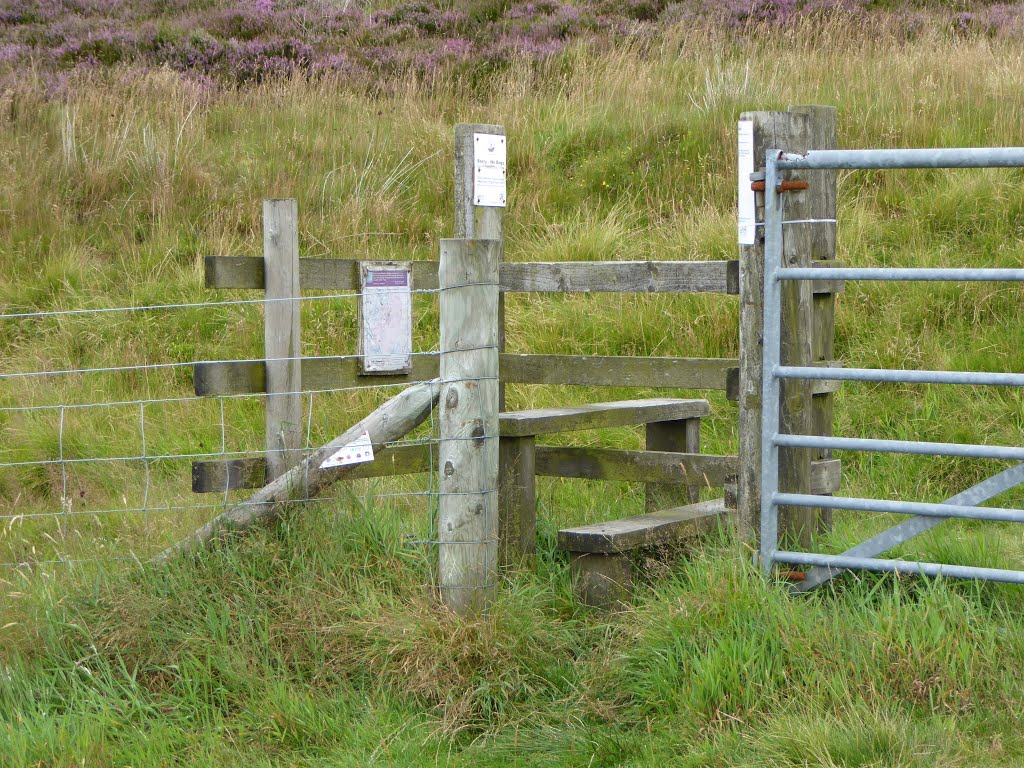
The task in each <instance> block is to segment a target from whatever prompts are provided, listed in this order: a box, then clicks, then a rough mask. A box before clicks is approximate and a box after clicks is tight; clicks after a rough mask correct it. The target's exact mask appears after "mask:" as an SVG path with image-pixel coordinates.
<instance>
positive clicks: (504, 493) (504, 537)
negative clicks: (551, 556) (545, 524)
mask: <svg viewBox="0 0 1024 768" xmlns="http://www.w3.org/2000/svg"><path fill="white" fill-rule="evenodd" d="M498 456H499V457H498V473H499V477H500V478H501V482H500V484H499V486H498V539H499V542H500V543H499V545H498V558H499V563H500V564H501V565H502V566H503V567H504V566H515V565H526V560H527V559H528V558H529V557H530V556H531V555H533V554H534V552H536V549H537V477H536V458H535V457H536V438H534V437H533V436H532V435H528V436H526V437H502V438H500V440H499V442H498Z"/></svg>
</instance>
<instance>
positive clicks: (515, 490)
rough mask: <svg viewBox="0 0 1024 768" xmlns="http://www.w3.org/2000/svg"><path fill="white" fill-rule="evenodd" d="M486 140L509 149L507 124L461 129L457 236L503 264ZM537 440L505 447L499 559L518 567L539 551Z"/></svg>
mask: <svg viewBox="0 0 1024 768" xmlns="http://www.w3.org/2000/svg"><path fill="white" fill-rule="evenodd" d="M483 137H494V138H496V139H498V140H500V141H501V142H502V143H503V149H504V150H505V151H507V147H506V146H505V145H504V140H505V128H504V126H501V125H488V124H482V123H473V124H469V123H462V124H459V125H456V126H455V236H456V237H462V238H469V239H473V238H478V239H484V240H496V241H498V244H499V247H498V262H499V264H500V263H501V261H502V260H503V259H504V255H505V232H504V220H505V208H504V206H503V205H493V204H492V205H481V203H482V202H494V201H484V200H481V199H480V197H479V195H478V194H477V190H475V188H474V187H475V185H474V172H475V166H474V161H475V159H476V158H477V157H478V154H479V149H478V148H479V144H480V141H482V140H486V139H484V138H483ZM498 351H499V352H504V351H505V298H504V296H503V295H501V294H499V296H498ZM498 408H499V410H504V409H505V385H504V384H503V383H502V382H501V381H500V380H499V382H498ZM534 462H535V451H534V438H533V437H520V438H504V439H502V440H501V444H500V447H499V459H498V463H499V466H500V470H499V477H500V488H499V493H498V505H499V513H498V519H499V523H498V541H499V543H498V560H499V563H500V564H501V565H502V566H514V565H520V564H522V563H523V561H524V559H525V558H527V557H529V556H530V555H532V554H533V552H534V551H535V550H536V527H537V481H536V479H535V475H534Z"/></svg>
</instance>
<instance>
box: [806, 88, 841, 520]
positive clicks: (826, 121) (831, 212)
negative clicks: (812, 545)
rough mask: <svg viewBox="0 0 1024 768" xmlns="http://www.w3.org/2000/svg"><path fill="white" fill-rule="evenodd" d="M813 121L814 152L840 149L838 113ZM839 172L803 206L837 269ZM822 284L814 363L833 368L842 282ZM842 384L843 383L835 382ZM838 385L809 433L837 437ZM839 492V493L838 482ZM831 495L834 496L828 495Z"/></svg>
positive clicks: (813, 252) (813, 235)
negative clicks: (834, 413) (831, 285)
mask: <svg viewBox="0 0 1024 768" xmlns="http://www.w3.org/2000/svg"><path fill="white" fill-rule="evenodd" d="M808 110H809V111H810V112H809V114H810V117H811V122H812V131H813V142H814V148H815V149H835V148H836V110H835V109H834V108H832V107H809V108H808ZM837 176H838V174H837V173H836V172H835V171H817V172H815V173H813V174H810V175H809V180H810V181H811V184H812V188H811V190H810V194H809V195H807V199H806V200H805V201H804V205H805V208H804V209H803V215H805V216H807V217H809V218H815V219H821V220H823V223H821V224H817V225H812V226H810V227H807V228H808V229H810V230H811V231H810V233H809V235H808V239H809V243H808V247H809V251H810V258H811V260H812V263H813V264H814V265H815V266H825V267H836V266H840V264H839V263H838V262H837V261H836V224H835V223H834V222H832V221H829V220H830V219H835V218H836V197H837V192H836V180H837ZM819 282H820V281H814V283H812V291H813V294H814V295H813V298H812V304H811V315H812V317H811V330H810V335H811V362H812V363H813V364H814V365H833V364H834V360H833V358H834V357H835V314H836V299H835V294H836V293H838V292H839V291H841V290H842V283H841V282H840V283H839V285H837V286H834V290H831V291H829V290H818V288H819V287H821V286H819ZM835 383H836V384H837V385H839V384H841V382H835ZM838 391H839V387H838V386H837V387H836V388H835V389H834V390H832V391H831V392H828V391H821V390H813V391H812V393H811V420H810V421H811V423H810V428H811V431H810V434H813V435H826V436H830V435H832V433H833V426H832V403H833V400H834V398H833V393H834V392H838ZM831 458H832V451H831V450H829V449H817V450H812V451H811V459H812V460H827V459H831ZM835 490H838V483H837V484H836V488H835ZM829 493H831V491H830V492H829ZM812 511H813V510H812ZM815 528H816V531H817V532H826V531H829V530H831V528H832V510H831V509H821V510H818V514H817V519H816V521H815Z"/></svg>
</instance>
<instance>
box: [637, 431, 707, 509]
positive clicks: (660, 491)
mask: <svg viewBox="0 0 1024 768" xmlns="http://www.w3.org/2000/svg"><path fill="white" fill-rule="evenodd" d="M646 433H647V434H646V444H645V447H646V448H647V450H648V451H676V452H678V453H700V419H680V420H678V421H655V422H651V423H650V424H648V425H647V427H646ZM645 497H646V501H645V509H646V511H647V512H658V511H660V510H663V509H671V508H672V507H681V506H683V505H685V504H696V503H697V502H698V501H700V487H699V486H696V485H690V486H686V485H669V484H666V483H647V486H646V488H645Z"/></svg>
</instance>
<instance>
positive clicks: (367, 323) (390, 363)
mask: <svg viewBox="0 0 1024 768" xmlns="http://www.w3.org/2000/svg"><path fill="white" fill-rule="evenodd" d="M359 274H360V287H361V292H360V294H361V295H360V297H359V354H360V360H361V363H362V366H361V371H360V373H363V374H370V373H372V374H375V375H379V374H400V373H409V372H410V371H411V370H412V269H411V268H410V266H409V264H408V263H405V264H400V263H397V262H382V261H378V262H372V261H364V262H362V264H360V269H359Z"/></svg>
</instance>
